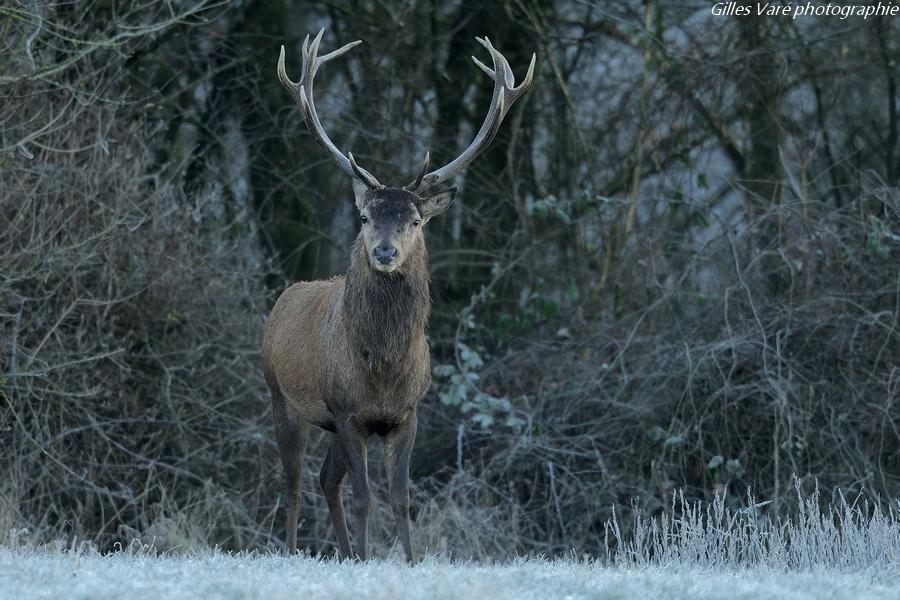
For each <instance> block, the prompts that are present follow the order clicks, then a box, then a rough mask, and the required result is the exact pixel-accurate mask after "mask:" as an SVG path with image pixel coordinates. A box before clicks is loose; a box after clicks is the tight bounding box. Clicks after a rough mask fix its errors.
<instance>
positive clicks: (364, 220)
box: [359, 215, 369, 223]
mask: <svg viewBox="0 0 900 600" xmlns="http://www.w3.org/2000/svg"><path fill="white" fill-rule="evenodd" d="M359 220H360V221H362V222H363V223H368V222H369V217H367V216H366V215H362V216H361V217H360V218H359Z"/></svg>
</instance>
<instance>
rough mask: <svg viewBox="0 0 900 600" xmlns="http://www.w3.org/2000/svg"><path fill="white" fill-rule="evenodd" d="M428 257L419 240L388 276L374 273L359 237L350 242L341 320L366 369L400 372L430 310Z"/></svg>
mask: <svg viewBox="0 0 900 600" xmlns="http://www.w3.org/2000/svg"><path fill="white" fill-rule="evenodd" d="M427 261H428V254H427V251H426V249H425V243H424V241H423V240H422V238H421V236H420V237H419V238H418V239H417V240H416V242H415V246H414V247H413V248H412V251H411V252H410V254H409V256H408V257H407V258H406V260H405V261H403V264H402V265H401V266H400V267H399V268H398V269H397V270H396V271H394V272H392V273H381V272H379V271H376V270H375V269H373V268H372V267H371V266H370V264H369V259H368V256H367V255H366V249H365V244H364V243H363V239H362V235H360V236H359V237H357V238H356V241H355V242H354V243H353V250H352V255H351V260H350V269H349V270H348V271H347V281H346V285H345V288H344V299H343V300H344V302H343V309H344V320H345V325H346V331H347V335H348V338H349V341H350V345H351V347H354V348H357V349H359V352H360V354H361V356H362V358H363V359H364V360H365V361H366V362H367V363H368V365H369V368H370V370H372V371H374V372H378V373H384V372H385V371H397V370H399V369H401V368H402V365H403V364H404V362H405V359H406V357H407V354H408V353H409V351H410V349H411V347H412V341H413V339H414V337H415V336H416V335H421V334H422V333H423V332H424V331H425V326H426V325H427V324H428V316H429V313H430V312H431V295H430V292H429V287H428V286H429V278H428V266H427Z"/></svg>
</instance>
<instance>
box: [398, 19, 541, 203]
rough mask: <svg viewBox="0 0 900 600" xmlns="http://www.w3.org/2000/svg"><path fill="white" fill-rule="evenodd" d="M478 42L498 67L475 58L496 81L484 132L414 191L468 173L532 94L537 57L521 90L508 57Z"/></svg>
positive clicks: (420, 179) (419, 181)
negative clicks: (512, 109)
mask: <svg viewBox="0 0 900 600" xmlns="http://www.w3.org/2000/svg"><path fill="white" fill-rule="evenodd" d="M475 39H476V40H477V41H478V43H479V44H481V45H482V46H484V47H485V48H486V49H487V51H488V52H489V53H490V55H491V61H492V62H493V64H494V68H493V69H491V68H489V67H488V66H487V65H485V64H484V63H483V62H481V61H480V60H478V59H477V58H475V57H474V56H473V57H472V60H473V61H474V62H475V65H476V66H478V68H480V69H481V70H482V71H484V72H485V73H487V75H488V77H490V78H491V79H492V80H493V81H494V93H493V95H492V96H491V105H490V107H489V108H488V112H487V115H486V116H485V119H484V123H483V124H482V125H481V129H479V130H478V134H477V135H476V136H475V139H474V140H472V143H471V144H469V146H468V148H466V149H465V150H463V153H462V154H460V155H459V156H457V157H456V158H455V159H453V160H452V161H451V162H450V163H448V164H446V165H444V166H443V167H441V168H440V169H437V170H436V171H432V172H431V173H428V174H427V175H424V176H422V174H420V175H419V177H418V178H417V179H416V182H417V183H416V184H415V185H414V186H411V187H410V189H412V190H415V189H417V188H420V187H421V188H429V187H433V186H435V185H438V184H439V183H441V182H443V181H446V180H447V179H450V178H451V177H453V176H455V175H457V174H458V173H460V171H462V170H463V169H465V168H466V167H467V166H468V165H469V164H470V163H471V162H472V161H473V160H475V158H476V157H477V156H478V155H479V154H481V153H482V152H483V151H484V150H485V149H486V148H487V147H488V146H489V145H490V143H491V142H492V141H493V139H494V136H496V135H497V130H498V129H499V128H500V123H501V122H502V121H503V118H504V117H506V113H507V112H509V109H510V107H511V106H512V105H513V104H514V103H515V101H516V100H518V99H519V98H520V97H521V96H522V95H523V94H524V93H525V92H526V91H527V90H528V88H529V87H531V83H532V80H533V78H534V65H535V62H536V60H537V56H536V55H534V54H532V55H531V64H529V65H528V73H527V74H526V75H525V79H524V80H523V81H522V83H521V84H519V85H518V87H517V86H516V85H515V83H516V81H515V76H514V75H513V72H512V68H510V66H509V61H507V60H506V57H504V56H503V55H502V54H501V53H500V52H499V51H498V50H497V49H496V48H494V46H493V45H492V44H491V41H490V40H489V39H488V38H487V37H484V38H475Z"/></svg>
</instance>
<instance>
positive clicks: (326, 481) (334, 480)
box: [319, 442, 351, 559]
mask: <svg viewBox="0 0 900 600" xmlns="http://www.w3.org/2000/svg"><path fill="white" fill-rule="evenodd" d="M346 474H347V467H346V466H345V465H344V460H343V458H341V452H340V451H339V450H338V449H337V442H335V443H334V444H332V446H331V448H329V449H328V455H327V456H325V462H324V463H323V464H322V470H321V471H320V472H319V483H320V484H321V486H322V493H323V494H325V501H326V502H327V503H328V512H329V513H330V514H331V525H332V527H333V528H334V534H335V536H337V542H338V548H340V551H341V558H344V559H346V558H350V555H351V550H350V538H349V536H348V535H347V518H346V517H345V516H344V503H343V501H342V500H341V482H342V481H343V480H344V475H346Z"/></svg>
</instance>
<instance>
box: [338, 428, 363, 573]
mask: <svg viewBox="0 0 900 600" xmlns="http://www.w3.org/2000/svg"><path fill="white" fill-rule="evenodd" d="M336 429H337V440H336V441H337V445H338V447H339V448H340V451H341V457H342V458H343V461H344V466H346V468H347V474H348V475H349V476H350V487H351V488H352V489H353V501H352V503H351V505H350V514H351V517H352V519H351V521H352V524H353V546H354V548H356V552H355V556H356V557H358V558H359V559H361V560H366V556H367V555H368V552H367V549H368V524H369V505H370V493H369V473H368V460H367V455H366V450H367V446H366V441H367V440H366V438H367V434H366V432H365V430H364V428H362V427H361V426H359V425H357V424H356V422H355V419H354V418H352V417H351V418H350V419H348V420H347V421H346V422H345V423H342V424H340V425H338V426H337V427H336Z"/></svg>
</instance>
